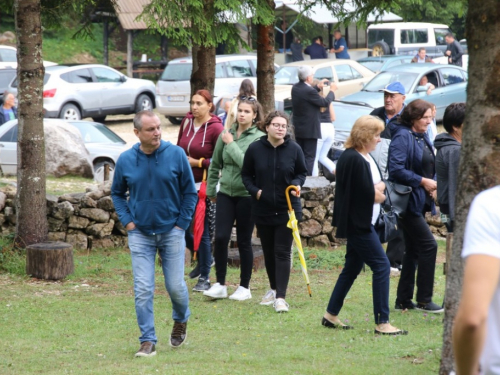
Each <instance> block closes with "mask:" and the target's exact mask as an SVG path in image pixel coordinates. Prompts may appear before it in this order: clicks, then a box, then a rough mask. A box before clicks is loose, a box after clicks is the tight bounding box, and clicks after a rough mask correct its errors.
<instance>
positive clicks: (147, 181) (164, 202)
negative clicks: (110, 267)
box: [111, 111, 198, 357]
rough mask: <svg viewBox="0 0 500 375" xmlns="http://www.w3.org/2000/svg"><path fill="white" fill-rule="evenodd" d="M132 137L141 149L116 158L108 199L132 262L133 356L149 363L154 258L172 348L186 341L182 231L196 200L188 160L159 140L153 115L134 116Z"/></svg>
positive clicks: (153, 337) (152, 340)
mask: <svg viewBox="0 0 500 375" xmlns="http://www.w3.org/2000/svg"><path fill="white" fill-rule="evenodd" d="M134 133H135V135H136V136H137V137H138V138H139V141H140V143H137V144H135V145H134V146H133V147H132V148H131V149H130V150H127V151H125V152H123V153H122V154H121V155H120V157H119V159H118V161H117V163H116V168H115V174H114V178H113V185H112V187H111V196H112V198H113V203H114V206H115V210H116V213H117V214H118V218H119V219H120V222H121V223H122V224H123V226H124V227H125V229H126V230H127V232H128V245H129V248H130V255H131V258H132V271H133V274H134V294H135V310H136V314H137V323H138V324H139V329H140V331H141V337H140V338H139V341H140V342H141V347H140V349H139V351H138V352H137V353H136V354H135V356H136V357H150V356H154V355H156V348H155V346H156V342H157V338H156V333H155V327H154V314H153V297H154V290H155V258H156V253H157V252H158V253H159V254H160V257H161V259H162V267H163V275H164V278H165V287H166V289H167V291H168V294H169V296H170V300H171V301H172V309H173V312H172V319H173V321H174V327H173V330H172V333H171V335H170V346H172V347H174V348H175V347H179V346H181V345H182V344H183V343H184V341H185V339H186V336H187V321H188V318H189V315H190V311H189V296H188V290H187V286H186V283H185V281H184V253H185V240H184V231H185V230H186V229H188V227H189V225H190V223H191V219H192V216H193V213H194V210H195V206H196V202H197V200H198V196H197V193H196V188H195V184H194V178H193V174H192V171H191V167H190V166H189V162H188V160H187V158H186V154H185V152H184V150H183V149H182V148H180V147H178V146H175V145H173V144H171V143H170V142H165V141H163V140H162V139H161V128H160V119H159V118H158V116H156V115H155V114H154V113H153V112H152V111H141V112H139V113H137V114H136V116H135V117H134ZM127 192H128V195H129V197H128V200H127Z"/></svg>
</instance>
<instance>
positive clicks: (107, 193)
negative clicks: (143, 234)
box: [0, 182, 128, 249]
mask: <svg viewBox="0 0 500 375" xmlns="http://www.w3.org/2000/svg"><path fill="white" fill-rule="evenodd" d="M2 195H3V196H5V198H6V199H5V207H4V208H3V209H2V208H1V204H0V212H1V213H0V224H1V225H2V234H6V233H11V232H14V231H15V224H16V214H15V204H14V200H15V195H16V189H15V187H10V186H9V187H7V188H4V189H3V193H0V202H1V200H2ZM47 219H48V225H49V234H48V240H49V241H64V242H67V243H70V244H71V245H73V247H74V248H75V249H92V248H107V247H126V246H127V243H128V241H127V236H126V234H127V231H126V230H125V228H124V227H123V225H121V223H120V221H119V220H118V216H117V215H116V213H115V210H114V206H113V201H112V199H111V184H110V182H108V183H105V184H101V185H100V186H99V187H98V188H96V189H94V190H91V191H87V192H86V193H73V194H65V195H62V196H60V197H54V196H47Z"/></svg>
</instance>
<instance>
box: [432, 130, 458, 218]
mask: <svg viewBox="0 0 500 375" xmlns="http://www.w3.org/2000/svg"><path fill="white" fill-rule="evenodd" d="M434 147H435V148H436V150H437V155H436V175H437V199H438V202H439V208H440V210H441V212H442V213H443V214H446V215H449V216H450V219H451V220H455V194H456V191H457V182H458V181H457V179H458V163H459V161H460V149H461V147H462V145H461V143H460V142H458V141H457V140H456V139H455V138H453V137H452V136H451V135H449V134H448V133H441V134H438V135H437V136H436V139H435V140H434Z"/></svg>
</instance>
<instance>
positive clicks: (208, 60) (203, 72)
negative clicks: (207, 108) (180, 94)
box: [190, 45, 215, 99]
mask: <svg viewBox="0 0 500 375" xmlns="http://www.w3.org/2000/svg"><path fill="white" fill-rule="evenodd" d="M214 85H215V47H204V46H197V45H193V73H192V74H191V97H190V99H191V98H192V97H193V95H194V93H195V92H196V91H197V90H202V89H205V90H208V91H210V93H211V94H212V95H213V93H214Z"/></svg>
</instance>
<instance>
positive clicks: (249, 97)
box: [240, 96, 257, 102]
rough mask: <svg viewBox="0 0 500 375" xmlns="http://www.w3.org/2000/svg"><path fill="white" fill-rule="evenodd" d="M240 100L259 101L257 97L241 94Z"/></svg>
mask: <svg viewBox="0 0 500 375" xmlns="http://www.w3.org/2000/svg"><path fill="white" fill-rule="evenodd" d="M240 100H248V101H249V102H256V101H257V99H255V98H254V97H253V96H240Z"/></svg>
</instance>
